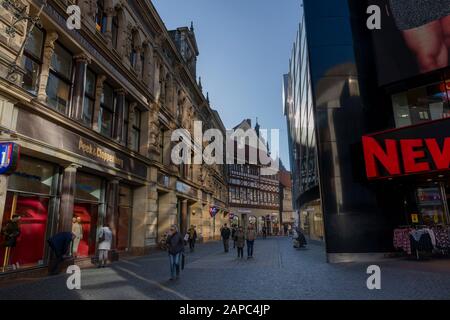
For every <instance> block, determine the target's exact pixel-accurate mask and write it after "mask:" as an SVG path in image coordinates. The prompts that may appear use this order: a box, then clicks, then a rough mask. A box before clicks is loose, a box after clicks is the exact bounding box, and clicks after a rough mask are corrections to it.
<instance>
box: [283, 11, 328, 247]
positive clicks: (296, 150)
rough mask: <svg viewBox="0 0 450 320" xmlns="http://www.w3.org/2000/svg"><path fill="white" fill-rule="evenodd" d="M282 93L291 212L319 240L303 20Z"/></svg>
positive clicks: (320, 229) (313, 134) (320, 225)
mask: <svg viewBox="0 0 450 320" xmlns="http://www.w3.org/2000/svg"><path fill="white" fill-rule="evenodd" d="M283 89H284V92H283V101H284V113H285V115H286V119H287V127H288V131H289V151H290V155H291V159H290V162H291V169H292V170H293V172H295V173H296V174H295V175H293V177H292V180H293V194H295V195H297V197H296V201H295V202H294V208H295V210H296V211H297V212H298V213H299V216H300V222H301V225H302V227H303V229H305V231H306V233H307V234H309V235H310V237H312V238H316V239H320V240H322V239H323V222H322V220H323V219H322V214H321V210H320V195H319V177H318V171H317V144H316V128H315V125H314V117H315V115H314V109H313V104H314V100H313V96H312V86H311V73H310V67H309V52H308V43H307V38H306V25H305V21H304V16H303V19H302V21H301V23H300V26H299V31H298V33H297V37H296V41H295V43H294V47H293V49H292V56H291V60H290V63H289V74H287V75H285V76H284V78H283ZM310 222H311V223H310ZM315 230H318V232H315Z"/></svg>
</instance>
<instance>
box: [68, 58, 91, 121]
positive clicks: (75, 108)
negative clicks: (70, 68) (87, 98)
mask: <svg viewBox="0 0 450 320" xmlns="http://www.w3.org/2000/svg"><path fill="white" fill-rule="evenodd" d="M74 60H75V79H74V84H73V94H72V109H71V117H72V118H73V119H75V120H78V121H80V120H82V118H83V104H84V90H85V87H86V69H87V66H88V64H89V63H90V59H89V57H88V56H87V55H86V54H84V53H83V54H79V55H76V56H75V57H74Z"/></svg>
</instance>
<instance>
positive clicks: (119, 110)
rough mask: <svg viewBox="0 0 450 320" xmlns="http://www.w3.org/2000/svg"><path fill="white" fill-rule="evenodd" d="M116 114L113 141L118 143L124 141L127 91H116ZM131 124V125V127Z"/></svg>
mask: <svg viewBox="0 0 450 320" xmlns="http://www.w3.org/2000/svg"><path fill="white" fill-rule="evenodd" d="M116 94H117V95H116V101H117V102H116V112H115V116H114V125H113V139H115V140H117V141H119V142H120V141H122V137H123V121H124V118H125V114H124V111H125V90H123V89H119V90H116ZM130 125H131V123H130V124H129V126H130Z"/></svg>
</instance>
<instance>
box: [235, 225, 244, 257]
mask: <svg viewBox="0 0 450 320" xmlns="http://www.w3.org/2000/svg"><path fill="white" fill-rule="evenodd" d="M235 237H236V247H237V253H238V259H239V258H241V259H242V258H244V246H245V233H244V228H242V227H239V229H238V230H237V231H236V235H235Z"/></svg>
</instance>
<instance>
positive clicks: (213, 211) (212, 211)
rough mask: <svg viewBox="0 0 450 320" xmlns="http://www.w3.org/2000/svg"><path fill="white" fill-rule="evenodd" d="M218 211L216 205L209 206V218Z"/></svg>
mask: <svg viewBox="0 0 450 320" xmlns="http://www.w3.org/2000/svg"><path fill="white" fill-rule="evenodd" d="M218 212H219V209H218V208H217V207H211V208H209V214H210V215H211V218H214V217H215V216H216V215H217V213H218Z"/></svg>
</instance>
